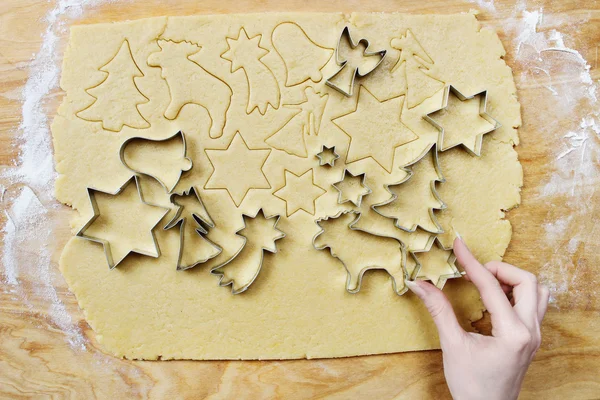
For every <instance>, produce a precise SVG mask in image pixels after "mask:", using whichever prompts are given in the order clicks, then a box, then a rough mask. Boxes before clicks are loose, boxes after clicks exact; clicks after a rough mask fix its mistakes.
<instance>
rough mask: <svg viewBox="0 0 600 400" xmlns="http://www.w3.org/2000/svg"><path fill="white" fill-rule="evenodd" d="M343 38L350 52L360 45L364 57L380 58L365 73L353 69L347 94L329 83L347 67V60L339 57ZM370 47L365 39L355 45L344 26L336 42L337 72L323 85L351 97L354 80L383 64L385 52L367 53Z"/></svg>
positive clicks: (357, 68)
mask: <svg viewBox="0 0 600 400" xmlns="http://www.w3.org/2000/svg"><path fill="white" fill-rule="evenodd" d="M344 38H346V39H347V41H348V44H349V45H350V49H351V50H354V49H356V48H357V47H358V46H359V45H360V44H362V45H363V46H364V48H365V49H364V52H363V56H364V57H372V56H379V57H380V59H379V61H378V62H377V63H376V64H375V65H373V66H371V68H370V69H368V70H367V71H364V72H361V69H360V67H353V68H354V72H353V73H352V78H351V81H350V90H349V91H347V92H346V91H345V90H344V89H343V88H341V87H339V86H338V85H336V84H335V83H333V82H332V81H331V80H332V79H333V78H335V77H336V76H338V75H339V74H340V73H341V72H342V71H343V70H344V68H346V67H347V65H348V59H345V60H342V59H341V57H340V45H341V43H342V39H344ZM370 45H371V44H370V43H369V40H368V39H365V38H361V39H360V40H359V41H358V42H356V43H355V42H354V40H352V36H351V35H350V27H348V26H345V27H344V29H343V30H342V33H341V34H340V37H339V39H338V41H337V46H336V48H335V62H336V64H337V65H338V66H339V69H338V70H337V72H336V73H335V74H333V75H332V76H330V77H329V78H328V79H327V80H326V81H325V84H326V85H327V86H329V87H330V88H332V89H335V90H337V91H338V92H340V93H341V94H343V95H344V96H346V97H352V95H353V94H354V81H355V80H356V78H363V77H365V76H367V75H368V74H370V73H371V72H373V71H374V70H375V69H376V68H377V67H378V66H379V65H380V64H381V63H382V62H383V59H384V58H385V55H386V54H387V50H379V51H369V46H370Z"/></svg>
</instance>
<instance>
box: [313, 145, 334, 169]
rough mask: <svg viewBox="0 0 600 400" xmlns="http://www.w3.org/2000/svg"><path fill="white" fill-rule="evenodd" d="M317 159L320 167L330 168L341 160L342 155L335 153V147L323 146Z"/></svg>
mask: <svg viewBox="0 0 600 400" xmlns="http://www.w3.org/2000/svg"><path fill="white" fill-rule="evenodd" d="M316 157H317V158H318V159H319V165H320V166H325V165H329V166H330V167H333V166H334V164H335V160H337V159H338V158H340V155H339V154H338V153H336V152H335V146H331V147H327V146H325V145H322V146H321V151H320V152H318V153H317V156H316Z"/></svg>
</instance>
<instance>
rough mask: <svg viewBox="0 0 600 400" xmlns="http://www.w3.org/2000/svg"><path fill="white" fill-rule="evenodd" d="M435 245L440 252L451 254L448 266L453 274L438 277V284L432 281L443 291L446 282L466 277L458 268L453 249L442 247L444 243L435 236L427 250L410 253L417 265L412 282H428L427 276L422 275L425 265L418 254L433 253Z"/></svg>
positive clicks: (447, 262) (447, 261)
mask: <svg viewBox="0 0 600 400" xmlns="http://www.w3.org/2000/svg"><path fill="white" fill-rule="evenodd" d="M434 243H435V245H436V246H437V247H438V248H439V249H440V250H443V251H450V252H451V254H450V256H449V257H448V259H447V260H446V264H447V266H448V267H449V270H451V271H452V272H450V273H448V274H442V275H438V276H437V277H438V278H437V282H433V281H432V283H433V284H434V285H435V286H437V287H438V288H439V289H443V288H444V285H446V282H447V281H448V279H453V278H461V277H462V276H463V275H465V273H464V272H461V271H459V269H458V267H457V266H456V256H455V255H454V251H453V250H452V248H445V247H444V246H442V243H441V242H440V240H439V238H438V237H437V236H435V238H434V240H431V241H430V242H429V243H428V244H427V247H426V248H425V249H423V250H413V251H409V254H410V256H411V257H412V259H413V261H414V262H415V263H416V267H415V268H414V269H413V271H412V274H411V275H410V280H411V281H414V280H416V279H419V280H428V279H429V278H428V277H427V276H425V275H423V274H422V272H423V264H422V263H421V262H420V261H419V259H418V256H417V254H418V253H427V252H429V251H431V248H432V247H433V245H434Z"/></svg>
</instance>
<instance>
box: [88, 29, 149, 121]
mask: <svg viewBox="0 0 600 400" xmlns="http://www.w3.org/2000/svg"><path fill="white" fill-rule="evenodd" d="M99 71H101V72H103V73H105V74H106V78H105V79H104V80H102V82H100V83H99V84H98V85H96V86H94V87H91V88H89V89H86V92H87V93H88V94H89V95H90V96H92V97H93V98H94V102H93V103H92V104H90V105H89V106H87V107H86V108H84V109H83V110H81V111H79V112H78V113H77V116H78V117H79V118H81V119H84V120H87V121H91V122H102V128H103V129H106V130H108V131H113V132H119V131H121V129H123V126H128V127H130V128H135V129H144V128H149V127H150V123H149V122H148V121H147V120H146V119H145V118H144V117H143V116H142V114H141V113H140V110H139V108H138V106H139V105H140V104H145V103H148V102H149V101H150V100H149V99H148V98H147V97H146V96H144V94H143V93H142V92H141V91H140V89H139V88H138V86H137V84H136V83H135V78H141V77H143V76H144V73H143V72H142V70H141V69H140V68H139V67H138V65H137V64H136V62H135V60H134V59H133V54H132V53H131V48H130V46H129V41H127V40H124V41H123V43H122V44H121V47H120V48H119V51H118V52H117V53H116V54H115V56H114V57H113V58H112V59H111V60H110V61H109V62H107V63H106V64H105V65H103V66H102V67H100V69H99Z"/></svg>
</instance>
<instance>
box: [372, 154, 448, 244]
mask: <svg viewBox="0 0 600 400" xmlns="http://www.w3.org/2000/svg"><path fill="white" fill-rule="evenodd" d="M429 152H432V153H433V165H434V168H435V170H436V172H437V175H438V177H440V179H434V180H433V181H431V193H432V194H433V196H434V197H435V198H436V199H437V200H438V201H439V202H440V204H441V206H440V207H439V208H438V207H434V208H431V209H430V210H429V215H430V217H431V221H432V222H433V223H434V225H435V226H437V227H438V230H437V231H435V232H431V231H429V230H428V229H425V228H423V227H422V226H420V225H418V224H416V225H413V226H412V227H410V228H406V227H403V226H401V225H400V224H399V223H398V219H397V218H394V217H388V216H385V215H383V214H382V213H381V212H380V211H379V210H377V207H380V206H385V205H386V204H389V203H391V202H393V201H394V200H396V199H397V198H398V195H397V194H395V193H393V192H392V191H391V190H390V186H398V185H401V184H403V183H404V182H407V181H408V180H409V179H410V178H412V176H413V175H414V172H413V170H412V169H411V168H410V167H411V166H413V165H415V164H417V163H418V162H419V161H421V160H422V159H423V158H424V157H426V156H427V154H429ZM401 169H402V170H403V171H405V172H406V176H405V177H404V178H403V179H402V180H400V181H399V182H394V183H389V184H385V185H383V186H384V188H385V190H386V191H387V192H388V193H389V194H391V195H392V197H391V198H390V199H388V200H385V201H383V202H381V203H377V204H373V205H372V206H371V209H372V210H373V211H375V212H376V213H377V214H379V215H381V216H382V217H384V218H387V219H393V220H394V226H395V227H396V228H398V229H401V230H403V231H405V232H409V233H412V232H414V231H416V230H417V227H420V228H421V229H423V230H424V231H425V232H429V233H434V234H441V233H444V229H443V228H442V226H441V225H440V223H439V222H438V220H437V217H436V216H435V211H436V210H445V209H446V208H447V205H446V203H444V201H443V200H442V198H441V197H440V195H439V194H438V192H437V189H436V188H435V185H436V183H437V182H440V183H444V182H446V178H444V175H443V174H442V169H441V167H440V163H439V159H438V150H437V144H435V143H434V144H432V145H431V146H429V148H427V149H426V150H425V151H424V152H423V154H421V155H420V156H419V157H417V159H416V160H415V161H413V162H411V163H410V164H406V165H404V166H402V167H401ZM429 247H431V245H430V246H429Z"/></svg>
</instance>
